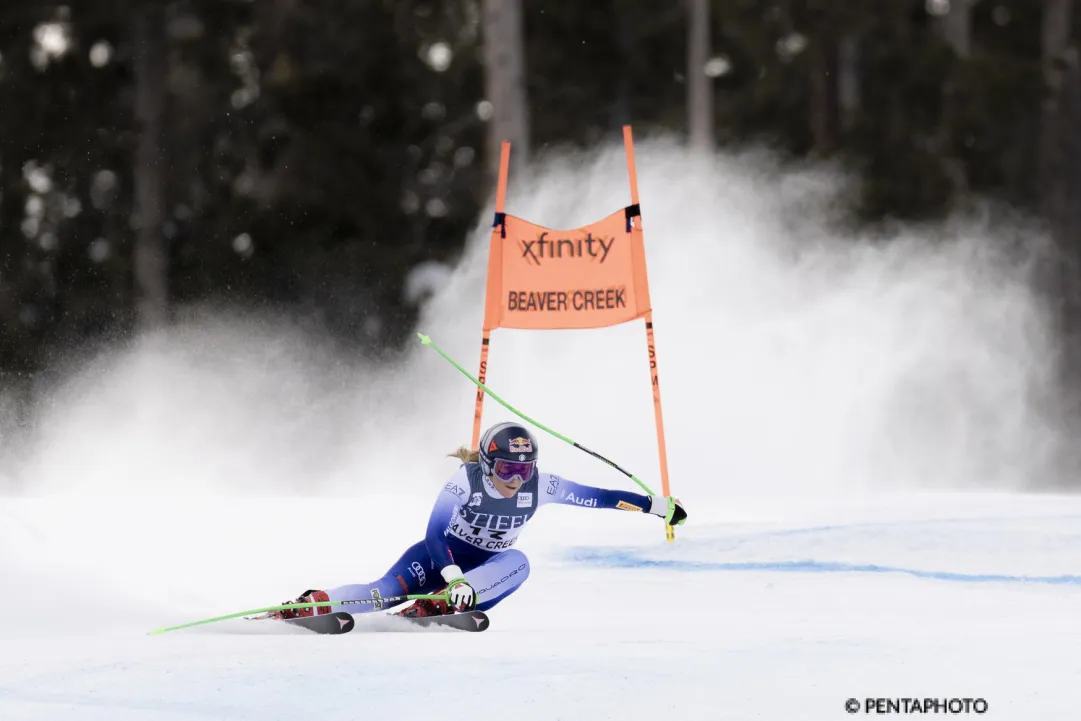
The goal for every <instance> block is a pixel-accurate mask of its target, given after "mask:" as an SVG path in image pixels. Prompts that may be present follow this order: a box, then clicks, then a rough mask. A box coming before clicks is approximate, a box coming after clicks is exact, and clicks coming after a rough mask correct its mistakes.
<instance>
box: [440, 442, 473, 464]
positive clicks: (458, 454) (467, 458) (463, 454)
mask: <svg viewBox="0 0 1081 721" xmlns="http://www.w3.org/2000/svg"><path fill="white" fill-rule="evenodd" d="M447 455H448V456H450V457H451V458H457V459H458V460H459V461H461V462H462V463H477V462H478V461H480V451H477V450H474V451H471V450H469V449H468V448H466V447H465V446H462V447H460V448H459V449H458V450H456V451H454V452H453V453H448V454H447Z"/></svg>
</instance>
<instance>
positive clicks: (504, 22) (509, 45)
mask: <svg viewBox="0 0 1081 721" xmlns="http://www.w3.org/2000/svg"><path fill="white" fill-rule="evenodd" d="M483 13H484V14H483V23H484V64H485V68H486V83H487V89H486V93H487V96H488V101H489V102H490V103H491V104H492V117H491V121H490V122H489V125H488V172H489V173H490V176H491V179H492V180H493V181H494V180H495V179H496V178H497V177H498V173H499V152H500V145H501V144H502V143H503V141H505V140H506V141H510V144H511V160H512V162H513V164H515V165H519V164H522V163H527V162H529V115H528V111H527V104H526V85H525V82H526V80H525V34H524V32H523V29H522V0H483Z"/></svg>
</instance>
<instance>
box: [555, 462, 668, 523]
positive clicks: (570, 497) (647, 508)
mask: <svg viewBox="0 0 1081 721" xmlns="http://www.w3.org/2000/svg"><path fill="white" fill-rule="evenodd" d="M538 490H539V492H540V504H542V505H543V504H545V503H559V504H562V505H569V506H583V507H586V508H618V509H620V510H624V511H641V512H642V513H651V514H653V515H654V516H660V517H661V518H664V519H665V520H667V521H668V523H671V524H672V525H679V524H680V523H683V521H685V520H686V519H687V511H686V510H684V508H683V506H682V504H680V502H679V501H677V500H675V499H669V498H666V497H664V496H643V495H642V494H640V493H632V492H630V491H616V490H611V489H608V488H598V487H596V486H587V485H584V484H581V483H575V482H574V481H571V480H568V479H566V478H563V477H561V476H556V475H552V474H551V473H542V474H541V477H540V486H539V489H538Z"/></svg>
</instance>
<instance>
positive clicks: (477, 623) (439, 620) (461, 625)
mask: <svg viewBox="0 0 1081 721" xmlns="http://www.w3.org/2000/svg"><path fill="white" fill-rule="evenodd" d="M391 618H399V619H401V620H403V621H408V622H409V623H412V624H415V625H417V626H422V627H430V626H442V627H444V628H453V629H456V630H458V631H467V632H469V633H479V632H480V631H485V630H487V628H488V624H489V620H488V615H487V614H485V613H484V612H483V611H466V612H464V613H452V614H448V615H446V616H420V617H412V616H391Z"/></svg>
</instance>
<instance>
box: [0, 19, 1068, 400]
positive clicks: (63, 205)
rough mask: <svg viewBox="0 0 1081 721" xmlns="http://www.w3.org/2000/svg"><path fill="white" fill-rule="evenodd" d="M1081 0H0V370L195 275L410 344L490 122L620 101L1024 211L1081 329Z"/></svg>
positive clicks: (179, 294)
mask: <svg viewBox="0 0 1081 721" xmlns="http://www.w3.org/2000/svg"><path fill="white" fill-rule="evenodd" d="M1074 4H1075V3H1074V0H684V2H656V1H655V0H590V2H558V3H554V2H542V1H541V0H502V1H501V0H458V1H455V2H451V1H449V0H448V1H445V2H435V1H431V0H176V1H174V2H136V1H134V0H75V1H73V2H68V3H56V2H47V1H46V0H4V2H3V3H0V371H2V372H3V373H4V377H5V378H6V379H7V380H8V381H11V380H12V379H20V378H21V379H25V378H27V377H31V376H32V375H33V374H35V373H39V372H41V371H42V370H43V369H47V368H49V367H50V365H51V364H52V363H53V362H54V360H55V359H56V358H57V357H58V355H59V354H62V353H63V352H64V350H65V349H68V348H71V347H73V346H86V345H90V346H92V345H93V344H95V343H98V342H101V341H103V340H105V339H113V338H116V337H118V336H123V335H125V334H128V333H130V332H131V331H132V330H133V329H137V328H139V327H144V328H153V327H156V326H158V325H160V324H162V323H166V322H168V319H169V318H170V316H171V315H172V314H174V313H175V312H177V309H178V308H183V307H184V306H185V305H186V304H191V303H194V302H201V303H239V304H246V305H250V306H259V307H269V308H275V307H288V308H289V309H290V311H291V312H293V313H295V314H299V315H300V316H301V317H305V318H308V319H309V320H310V322H312V323H314V324H317V325H318V326H320V327H321V328H323V329H325V330H326V331H328V332H330V333H331V334H332V335H333V336H334V337H336V338H337V339H339V340H340V341H341V342H343V343H346V344H349V345H350V346H351V347H353V348H355V349H356V351H357V352H362V353H363V352H379V351H381V350H383V349H387V348H394V347H397V346H399V345H400V344H401V343H403V342H404V341H405V340H406V339H407V338H408V337H409V336H410V334H411V323H412V320H413V317H414V314H415V312H416V311H417V306H418V299H417V298H416V297H415V294H412V293H411V292H408V291H409V288H408V286H407V281H408V279H409V278H410V273H411V272H412V271H413V270H414V269H415V268H417V267H418V266H419V265H421V264H423V263H425V262H426V261H451V262H452V261H453V259H454V257H455V254H456V253H458V252H459V251H460V249H461V248H462V246H463V243H464V241H465V237H466V234H467V232H469V230H470V229H471V228H472V227H473V226H474V224H475V223H476V222H477V219H478V215H479V212H480V210H481V208H482V206H483V204H484V203H485V202H486V201H487V199H488V198H489V194H490V192H491V184H492V181H493V177H492V166H493V162H495V161H497V160H498V158H495V157H493V152H492V150H491V149H492V148H493V147H497V146H496V145H495V144H496V143H498V142H499V141H501V140H503V139H510V140H511V141H512V142H513V143H514V144H515V152H514V154H513V155H514V157H515V159H516V160H520V159H522V158H525V157H528V154H529V152H530V150H531V149H534V150H535V149H537V148H542V147H550V146H553V145H570V146H588V145H590V144H591V143H594V142H596V141H598V140H600V139H604V138H606V137H609V136H613V137H615V136H617V135H618V133H619V129H620V127H621V126H622V125H623V124H624V123H631V124H633V126H634V128H635V134H636V137H639V136H647V135H648V134H649V133H650V132H651V131H653V130H667V131H670V132H678V133H686V134H687V136H688V139H689V142H692V143H694V144H697V145H698V146H700V147H703V148H710V147H724V146H726V145H744V144H748V143H762V144H766V145H768V146H770V147H771V148H774V149H777V150H778V151H779V152H781V153H783V154H784V155H785V156H787V157H789V158H791V159H794V160H800V159H805V158H829V159H832V160H834V161H836V162H839V163H841V164H842V165H843V166H844V167H847V168H848V169H850V170H852V171H853V172H855V173H857V174H858V175H859V177H860V178H862V181H863V182H862V185H861V186H860V191H859V193H857V194H856V195H854V196H852V197H851V207H850V208H849V210H850V211H851V214H852V217H853V218H855V219H856V220H857V221H858V222H860V223H865V224H868V225H872V226H873V225H874V224H876V223H883V222H890V221H895V220H896V221H909V222H911V221H924V220H935V219H941V218H944V217H945V216H947V215H948V214H950V213H951V212H954V211H956V210H958V209H959V208H963V207H964V206H965V205H966V204H967V203H970V202H972V201H973V199H981V200H990V201H993V202H996V203H999V204H1002V205H1005V206H1007V207H1010V208H1013V209H1016V210H1017V211H1019V212H1021V213H1025V214H1029V215H1031V216H1032V217H1034V218H1036V219H1038V220H1040V221H1042V222H1044V223H1045V228H1046V230H1047V231H1048V234H1049V235H1050V236H1051V237H1053V238H1054V240H1055V243H1056V245H1057V247H1058V249H1059V250H1060V251H1061V253H1060V255H1059V258H1058V261H1056V263H1057V264H1056V265H1055V266H1054V268H1053V269H1052V272H1051V273H1049V274H1048V288H1047V290H1048V292H1049V293H1050V294H1052V297H1053V298H1055V299H1057V300H1059V301H1060V308H1061V309H1062V313H1061V318H1062V321H1063V330H1064V332H1065V333H1066V337H1070V334H1071V333H1073V331H1072V327H1071V319H1072V318H1078V317H1081V313H1077V312H1073V310H1072V308H1074V307H1075V306H1076V305H1077V304H1076V302H1075V301H1073V300H1071V299H1072V298H1073V297H1074V291H1073V288H1074V287H1075V286H1076V282H1075V281H1076V279H1077V277H1078V272H1077V271H1076V269H1075V266H1074V263H1073V259H1074V258H1075V257H1076V256H1077V253H1076V248H1077V246H1078V242H1079V240H1081V215H1079V213H1081V207H1079V205H1078V202H1077V201H1078V200H1079V199H1081V164H1079V163H1081V153H1079V147H1078V142H1077V141H1078V139H1079V137H1081V60H1079V55H1078V48H1077V45H1076V38H1077V32H1076V25H1077V22H1078V17H1077V15H1078V13H1077V12H1075V7H1074ZM568 107H570V108H573V112H567V110H566V109H567V108H568ZM1076 371H1077V369H1076V368H1073V369H1072V370H1071V372H1076Z"/></svg>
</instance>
